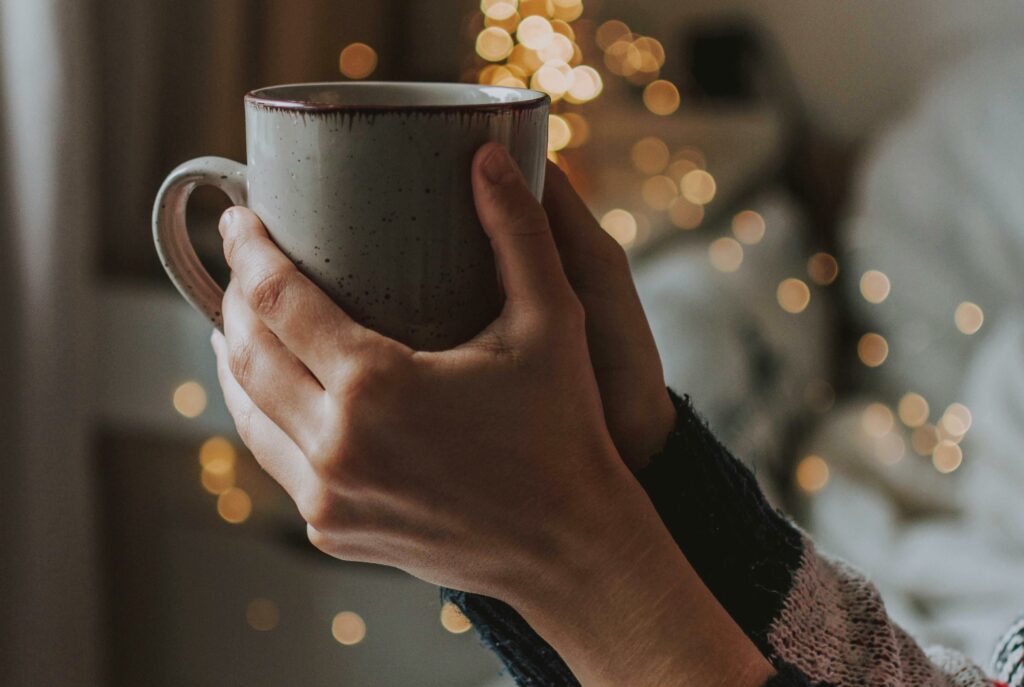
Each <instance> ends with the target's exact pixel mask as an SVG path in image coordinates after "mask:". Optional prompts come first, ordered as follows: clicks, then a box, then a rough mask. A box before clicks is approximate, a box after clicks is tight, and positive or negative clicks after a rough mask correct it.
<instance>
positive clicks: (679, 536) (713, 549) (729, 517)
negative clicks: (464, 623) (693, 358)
mask: <svg viewBox="0 0 1024 687" xmlns="http://www.w3.org/2000/svg"><path fill="white" fill-rule="evenodd" d="M670 393H671V392H670ZM671 395H672V399H673V402H674V403H675V406H676V412H677V419H676V425H675V428H674V429H673V431H672V433H671V434H670V436H669V437H668V440H667V442H666V445H665V447H664V449H663V450H662V451H661V452H660V453H659V454H658V455H656V456H654V457H653V458H652V459H651V461H650V463H649V464H648V465H647V467H645V468H644V469H643V470H641V471H640V472H638V473H637V479H638V480H639V481H640V483H641V485H642V486H643V488H644V489H645V490H646V492H647V494H648V496H649V497H650V499H651V502H652V503H653V505H654V507H655V508H656V509H657V511H658V514H659V515H660V516H661V518H662V521H663V522H664V524H665V526H666V528H667V529H668V530H669V532H670V533H671V535H672V536H673V538H674V539H675V541H676V543H677V544H678V545H679V547H680V548H681V550H682V551H683V553H684V554H685V555H686V557H687V559H688V560H689V561H690V564H691V565H692V566H693V568H694V569H695V570H696V571H697V574H698V575H699V576H700V578H701V579H702V580H703V582H704V584H706V585H707V587H708V588H709V589H710V590H711V592H712V593H713V594H714V596H715V597H716V598H717V599H718V601H719V603H721V604H722V606H723V607H724V608H725V610H726V611H727V612H728V613H729V614H730V615H731V616H732V618H733V620H734V621H735V622H736V623H737V625H739V626H740V628H742V630H743V631H744V632H745V633H746V635H747V636H748V637H749V638H750V639H751V641H752V642H753V643H754V644H755V645H756V646H757V647H758V649H759V650H760V651H761V652H762V653H763V654H764V656H765V657H766V658H767V659H768V660H769V661H770V662H771V664H772V665H773V666H774V667H775V670H776V675H775V676H774V677H773V678H771V679H770V680H769V682H768V684H767V685H766V686H765V687H810V686H812V685H813V686H815V687H818V686H821V687H825V686H828V685H835V686H837V687H839V686H847V685H849V686H854V685H856V686H866V685H879V686H886V687H910V686H914V687H916V686H925V685H927V686H936V687H1024V618H1022V619H1021V620H1020V621H1019V622H1018V623H1017V624H1016V625H1015V626H1014V627H1012V628H1010V630H1009V631H1008V632H1007V634H1006V635H1005V636H1004V637H1003V639H1002V640H1001V641H1000V642H999V643H998V646H997V649H996V652H995V656H994V659H993V662H992V665H991V666H989V667H988V670H985V669H983V668H982V667H980V666H977V665H975V664H973V663H972V662H971V661H970V660H968V659H967V658H966V657H965V656H963V655H962V654H960V653H958V652H956V651H953V650H950V649H944V648H938V647H936V648H922V647H920V646H919V645H918V644H917V643H916V642H915V641H914V640H913V639H912V638H911V637H910V636H908V635H907V633H906V632H904V631H903V630H902V629H901V628H900V627H899V626H898V625H897V624H896V623H894V622H893V621H892V620H891V619H890V618H889V617H888V615H887V614H886V612H885V606H884V604H883V602H882V599H881V598H880V596H879V594H878V592H877V590H876V589H875V588H874V586H872V584H871V583H870V582H869V581H868V580H867V579H865V578H864V576H863V575H861V574H860V573H859V572H858V571H857V570H855V569H854V568H853V567H851V566H850V565H848V564H846V563H844V562H843V561H840V560H836V559H834V558H831V557H829V556H828V555H826V554H824V553H822V552H820V551H818V550H817V549H816V548H815V546H814V543H813V541H812V540H811V539H810V538H809V537H808V536H807V534H806V533H804V532H803V531H802V530H801V529H800V528H799V527H797V526H796V525H795V524H793V522H792V521H791V520H789V519H788V518H787V517H786V516H785V515H783V514H782V513H781V512H780V511H778V510H776V509H774V508H772V507H771V506H770V505H769V503H768V501H767V499H766V498H765V496H764V494H763V493H762V492H761V490H760V488H759V487H758V485H757V481H756V480H755V478H754V475H753V473H751V471H750V470H749V469H747V467H746V466H744V465H743V464H742V463H741V462H740V461H738V460H737V459H736V458H735V457H733V456H732V454H730V452H729V451H728V450H727V449H726V448H725V447H724V446H722V444H721V443H719V442H718V440H717V439H716V438H715V437H714V435H713V434H712V433H711V431H710V430H709V429H708V427H707V425H706V424H705V422H704V421H703V420H702V419H701V418H700V417H699V416H698V415H697V414H696V412H695V411H694V410H693V408H692V406H691V404H690V402H689V400H688V399H684V398H680V397H679V396H677V395H675V394H671ZM441 597H442V600H444V601H450V602H452V603H454V604H455V605H456V606H458V607H459V609H461V610H462V612H463V613H464V614H465V615H466V617H467V618H468V619H469V620H470V621H471V622H472V623H473V626H474V627H475V628H476V631H477V633H478V634H479V636H480V639H481V641H482V643H483V644H484V645H485V646H487V647H488V648H489V649H491V650H492V651H493V652H494V653H495V654H497V656H498V657H499V658H500V659H501V661H502V663H503V664H504V665H505V667H506V669H507V670H508V672H509V674H510V675H511V676H512V677H513V678H514V679H515V681H516V684H518V685H522V686H545V687H547V686H550V687H556V686H558V687H560V686H563V685H564V686H570V685H578V684H579V682H578V680H577V679H576V678H575V676H574V675H573V674H572V672H571V671H570V670H569V668H568V666H566V664H565V662H564V661H563V660H562V659H561V657H559V655H558V653H557V652H556V651H555V650H554V649H553V648H552V647H551V646H550V645H548V644H547V643H546V642H545V641H544V640H543V639H542V638H541V637H540V636H539V635H538V634H537V633H536V632H534V630H533V629H532V628H531V627H530V626H529V624H527V623H526V621H525V620H524V619H523V618H522V617H521V616H520V615H519V614H518V613H517V612H516V611H515V610H514V609H513V608H512V607H510V606H509V605H507V604H505V603H503V602H502V601H499V600H497V599H492V598H489V597H486V596H482V595H478V594H469V593H465V592H460V591H456V590H451V589H442V590H441Z"/></svg>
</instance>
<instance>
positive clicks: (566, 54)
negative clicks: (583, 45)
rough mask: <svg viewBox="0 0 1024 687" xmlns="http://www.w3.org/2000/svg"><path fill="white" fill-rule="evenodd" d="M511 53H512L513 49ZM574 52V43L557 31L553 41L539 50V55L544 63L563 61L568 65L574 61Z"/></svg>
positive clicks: (552, 37) (552, 38)
mask: <svg viewBox="0 0 1024 687" xmlns="http://www.w3.org/2000/svg"><path fill="white" fill-rule="evenodd" d="M509 52H512V51H511V49H510V50H509ZM574 52H575V51H574V49H573V42H572V41H571V40H569V39H568V38H567V37H565V36H563V35H562V34H560V33H558V32H557V31H556V32H555V33H554V34H553V35H552V36H551V40H549V41H548V44H547V45H546V46H544V47H543V48H541V49H540V50H538V51H537V54H538V55H539V56H540V59H541V60H543V61H544V62H550V61H551V60H561V61H562V62H565V63H567V64H568V63H569V62H570V61H571V60H572V56H573V53H574Z"/></svg>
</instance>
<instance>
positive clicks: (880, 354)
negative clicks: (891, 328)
mask: <svg viewBox="0 0 1024 687" xmlns="http://www.w3.org/2000/svg"><path fill="white" fill-rule="evenodd" d="M857 356H858V357H859V358H860V361H861V362H862V363H864V364H865V365H867V366H868V367H878V366H879V365H881V364H882V363H884V362H885V360H886V358H888V357H889V342H888V341H886V340H885V337H884V336H882V335H881V334H876V333H875V332H869V333H867V334H865V335H864V336H862V337H860V341H858V342H857Z"/></svg>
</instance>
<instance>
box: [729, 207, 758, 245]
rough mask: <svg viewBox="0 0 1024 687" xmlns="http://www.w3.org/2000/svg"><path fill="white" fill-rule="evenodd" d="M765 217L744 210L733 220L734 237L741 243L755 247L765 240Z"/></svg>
mask: <svg viewBox="0 0 1024 687" xmlns="http://www.w3.org/2000/svg"><path fill="white" fill-rule="evenodd" d="M764 232H765V222H764V217H762V216H761V215H760V214H759V213H757V212H754V211H753V210H743V211H742V212H738V213H736V215H735V216H734V217H733V218H732V235H733V236H735V237H736V239H737V240H738V241H739V242H740V243H745V244H747V245H748V246H753V245H756V244H758V243H760V242H761V239H763V238H764Z"/></svg>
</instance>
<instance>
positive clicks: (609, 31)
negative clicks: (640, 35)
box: [594, 19, 631, 50]
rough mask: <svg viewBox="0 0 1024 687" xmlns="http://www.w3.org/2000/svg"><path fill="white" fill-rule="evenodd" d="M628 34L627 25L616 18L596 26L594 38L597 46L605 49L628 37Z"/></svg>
mask: <svg viewBox="0 0 1024 687" xmlns="http://www.w3.org/2000/svg"><path fill="white" fill-rule="evenodd" d="M630 34H631V32H630V30H629V27H628V26H626V24H625V23H623V22H621V21H619V20H618V19H610V20H609V21H606V22H604V23H603V24H601V25H600V26H599V27H597V32H596V33H595V34H594V40H595V42H596V43H597V47H599V48H601V50H607V49H608V48H610V47H611V46H612V45H614V44H615V43H617V42H618V41H621V40H624V39H626V38H629V36H630Z"/></svg>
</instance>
